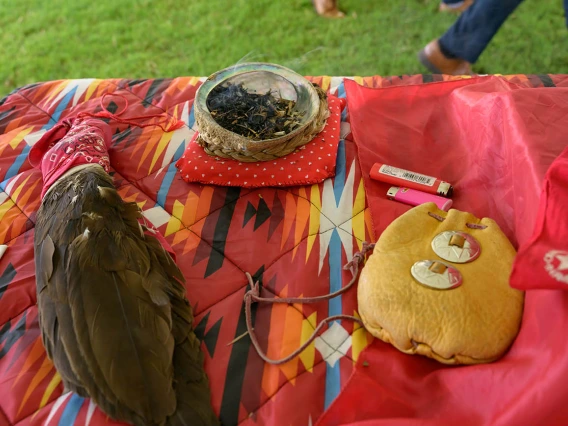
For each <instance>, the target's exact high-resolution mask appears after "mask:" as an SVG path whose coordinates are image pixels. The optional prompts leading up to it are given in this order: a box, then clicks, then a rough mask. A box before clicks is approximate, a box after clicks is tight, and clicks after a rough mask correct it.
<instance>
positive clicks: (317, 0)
mask: <svg viewBox="0 0 568 426" xmlns="http://www.w3.org/2000/svg"><path fill="white" fill-rule="evenodd" d="M312 4H313V5H314V9H315V11H316V13H317V14H318V15H320V16H323V17H324V18H343V17H345V13H343V12H342V11H340V10H339V9H338V8H337V0H312Z"/></svg>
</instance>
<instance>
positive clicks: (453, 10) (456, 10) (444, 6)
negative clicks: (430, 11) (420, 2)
mask: <svg viewBox="0 0 568 426" xmlns="http://www.w3.org/2000/svg"><path fill="white" fill-rule="evenodd" d="M473 1H474V0H464V1H463V3H462V4H460V5H459V6H457V7H452V6H451V5H449V4H446V3H440V7H439V8H438V10H439V11H440V12H447V13H457V14H460V13H462V12H465V11H466V10H467V8H468V7H470V6H471V5H472V4H473Z"/></svg>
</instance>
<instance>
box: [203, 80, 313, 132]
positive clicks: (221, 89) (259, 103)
mask: <svg viewBox="0 0 568 426" xmlns="http://www.w3.org/2000/svg"><path fill="white" fill-rule="evenodd" d="M295 107H296V102H295V101H292V100H287V99H281V98H280V97H277V96H274V91H268V92H267V93H264V94H259V93H251V92H248V91H247V90H246V89H245V88H244V87H243V85H242V84H238V85H237V84H226V85H219V86H217V87H215V88H214V89H213V90H211V93H210V94H209V96H208V98H207V108H208V109H209V112H210V113H211V116H212V117H213V119H214V120H215V121H216V122H217V123H218V124H219V125H220V126H222V127H224V128H225V129H227V130H229V131H231V132H233V133H237V134H239V135H242V136H244V137H246V138H248V139H251V140H256V141H260V140H266V139H274V138H278V137H280V136H284V135H286V134H288V133H290V132H291V131H292V130H294V129H295V128H296V127H298V126H299V125H300V120H301V118H302V116H303V115H304V113H303V112H299V111H297V110H295Z"/></svg>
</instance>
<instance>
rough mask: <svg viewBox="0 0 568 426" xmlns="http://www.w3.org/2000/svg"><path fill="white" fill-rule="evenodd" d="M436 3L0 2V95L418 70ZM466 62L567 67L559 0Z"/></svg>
mask: <svg viewBox="0 0 568 426" xmlns="http://www.w3.org/2000/svg"><path fill="white" fill-rule="evenodd" d="M437 5H438V0H373V1H371V0H340V6H341V8H342V9H343V10H345V11H346V12H347V14H348V15H347V17H346V18H345V19H342V20H326V19H322V18H319V17H318V16H317V15H315V13H314V12H313V9H312V5H311V2H310V0H186V1H185V2H181V1H173V0H155V1H150V0H95V1H92V0H50V1H37V0H35V1H32V0H18V1H14V0H0V95H3V94H5V93H8V92H9V91H10V90H12V89H13V88H15V87H18V86H22V85H24V84H28V83H32V82H37V81H45V80H53V79H60V78H84V77H98V78H112V77H124V78H151V77H175V76H182V75H186V76H187V75H200V76H201V75H208V74H211V73H213V72H214V71H216V70H218V69H221V68H224V67H226V66H229V65H231V64H234V63H235V62H237V61H239V60H240V59H241V58H243V57H244V56H245V55H247V54H251V55H250V56H249V58H248V59H249V60H259V61H269V62H276V63H280V64H282V65H286V66H289V67H291V68H294V69H295V70H297V71H298V72H300V73H302V74H305V75H308V74H309V75H322V74H326V75H374V74H380V75H396V74H406V73H421V72H424V70H423V69H422V67H421V66H420V64H419V63H418V62H417V61H416V52H417V51H418V50H419V49H420V48H421V47H422V46H423V45H425V44H426V43H427V42H428V41H430V40H431V39H433V38H435V37H438V36H440V35H441V34H442V33H443V32H444V31H445V30H446V29H447V28H448V27H449V26H450V25H451V23H452V22H453V20H454V19H455V18H453V17H452V16H448V15H444V14H439V13H437V12H436V10H437ZM475 70H476V71H477V72H481V73H545V72H548V73H562V72H568V30H567V29H566V27H565V23H564V17H563V10H562V6H561V1H560V0H527V1H526V2H525V3H524V4H523V5H521V7H520V8H519V9H518V10H517V11H516V13H515V14H514V15H513V16H512V17H511V19H509V21H507V23H506V24H505V26H504V27H503V28H502V30H501V32H500V33H499V34H498V35H497V37H496V38H495V39H494V41H493V43H492V44H491V45H490V47H489V48H488V49H487V50H486V51H485V53H484V54H483V56H482V57H481V59H480V61H479V62H478V64H476V68H475Z"/></svg>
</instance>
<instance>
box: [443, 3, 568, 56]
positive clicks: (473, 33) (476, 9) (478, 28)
mask: <svg viewBox="0 0 568 426" xmlns="http://www.w3.org/2000/svg"><path fill="white" fill-rule="evenodd" d="M535 1H538V0H535ZM522 2H523V0H476V1H475V3H473V5H472V6H471V7H469V9H467V10H466V11H465V12H464V13H463V14H462V15H461V16H460V17H459V18H458V19H457V21H456V22H455V23H454V25H452V26H451V27H450V29H449V30H448V31H446V33H445V34H444V35H443V36H442V37H441V38H440V40H439V41H440V48H441V50H442V53H443V54H444V55H445V56H447V57H448V58H459V59H465V60H466V61H468V62H469V63H472V64H473V63H474V62H476V61H477V59H478V58H479V56H480V55H481V53H482V52H483V51H484V50H485V48H486V47H487V45H488V44H489V42H490V41H491V39H492V38H493V36H494V35H495V34H497V31H498V30H499V28H501V25H503V23H504V22H505V21H506V20H507V18H508V17H509V15H511V13H513V11H514V10H515V9H516V8H517V6H519V5H520V4H521V3H522ZM564 9H565V10H566V15H567V16H566V19H567V25H568V0H564Z"/></svg>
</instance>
